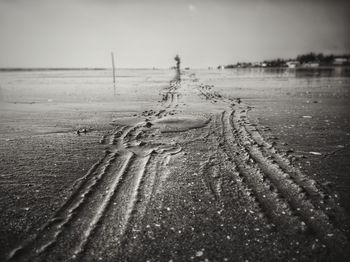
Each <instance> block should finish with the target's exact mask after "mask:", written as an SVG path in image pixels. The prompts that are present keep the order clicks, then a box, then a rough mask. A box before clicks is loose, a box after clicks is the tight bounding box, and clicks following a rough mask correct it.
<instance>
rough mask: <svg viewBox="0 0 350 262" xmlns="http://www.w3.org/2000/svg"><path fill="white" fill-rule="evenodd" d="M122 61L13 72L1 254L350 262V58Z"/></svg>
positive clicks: (6, 84) (1, 196) (4, 85)
mask: <svg viewBox="0 0 350 262" xmlns="http://www.w3.org/2000/svg"><path fill="white" fill-rule="evenodd" d="M337 70H338V69H337ZM109 73H110V72H109V71H106V72H102V73H101V72H98V73H96V72H70V73H68V75H67V72H65V73H62V75H60V73H59V72H35V73H33V72H31V73H23V72H21V74H20V75H14V74H18V73H2V75H1V85H0V86H1V99H2V102H1V107H0V109H1V111H0V119H1V126H0V134H1V138H0V149H1V150H0V155H1V164H0V168H1V174H0V189H1V190H0V209H1V217H0V254H1V257H0V258H1V260H9V261H100V260H102V261H170V260H173V261H191V260H193V261H271V260H272V261H276V260H279V261H315V260H329V261H331V260H333V261H334V260H335V259H337V260H338V261H346V258H347V256H348V255H349V243H348V237H349V230H348V223H349V214H350V208H349V203H348V201H347V199H348V198H349V197H350V178H349V175H348V174H349V170H350V166H349V161H348V159H349V144H350V125H349V109H350V108H349V107H350V103H349V99H350V98H349V91H350V78H349V76H348V75H347V73H346V72H345V73H344V72H343V71H341V72H340V73H339V72H336V74H334V72H333V71H329V70H325V71H306V72H295V71H288V70H281V71H271V72H270V71H268V70H261V69H257V70H255V71H252V72H251V71H246V70H241V71H240V70H227V71H217V70H190V71H184V72H182V73H181V76H179V75H176V73H175V72H174V71H171V70H129V71H128V70H126V71H123V72H121V73H120V74H119V76H118V83H117V86H116V92H117V95H116V96H115V97H114V96H113V86H111V84H110V76H109ZM95 74H96V75H95ZM48 87H50V89H49V88H48ZM78 130H79V134H77V132H76V131H78Z"/></svg>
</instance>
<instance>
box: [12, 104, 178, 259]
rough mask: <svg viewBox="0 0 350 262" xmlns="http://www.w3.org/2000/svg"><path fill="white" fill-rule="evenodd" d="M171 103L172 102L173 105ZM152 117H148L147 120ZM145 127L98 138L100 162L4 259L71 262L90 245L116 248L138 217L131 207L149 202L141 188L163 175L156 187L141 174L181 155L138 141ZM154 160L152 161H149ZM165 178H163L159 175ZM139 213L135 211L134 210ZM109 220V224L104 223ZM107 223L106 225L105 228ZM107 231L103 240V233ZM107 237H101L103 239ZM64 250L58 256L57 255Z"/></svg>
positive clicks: (174, 147) (174, 149)
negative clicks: (103, 148)
mask: <svg viewBox="0 0 350 262" xmlns="http://www.w3.org/2000/svg"><path fill="white" fill-rule="evenodd" d="M174 101H175V100H174ZM152 117H153V116H152ZM148 128H149V127H148V126H147V122H145V123H143V122H141V123H138V124H136V125H134V126H117V127H116V128H115V130H114V131H113V133H112V134H111V135H110V136H103V137H102V138H101V140H100V143H103V144H107V145H108V146H109V149H108V150H106V152H105V156H104V157H103V158H101V159H100V160H99V161H98V162H97V163H95V164H94V166H93V167H91V169H90V170H89V172H88V173H87V174H86V175H85V176H84V177H83V178H81V179H79V180H78V181H77V182H76V183H75V187H76V189H75V191H74V192H73V194H72V196H71V197H70V198H69V199H68V200H67V202H66V203H65V204H64V205H63V206H62V208H60V210H58V211H57V212H56V213H55V215H54V217H53V218H52V219H51V220H50V221H48V223H47V224H46V225H45V226H44V227H43V228H42V229H41V230H40V231H39V232H38V234H37V235H36V236H35V237H34V238H33V239H29V240H27V241H25V242H24V243H23V244H22V245H20V246H19V247H17V248H16V249H14V250H13V251H12V252H11V253H10V254H9V255H8V260H9V261H50V260H57V259H58V260H60V261H63V260H64V261H69V260H75V259H77V258H79V257H81V256H82V255H83V253H84V252H85V249H86V248H87V247H89V244H90V243H91V242H92V241H90V239H91V237H92V235H94V239H96V236H95V235H97V236H98V232H103V233H104V234H102V235H101V234H100V236H99V237H100V238H102V237H103V238H105V236H109V238H107V239H106V241H107V242H106V245H110V244H113V242H115V239H116V236H117V238H118V239H117V241H116V242H117V243H118V244H120V241H121V239H122V236H123V234H124V233H125V230H126V229H127V228H128V227H129V226H128V223H129V220H130V219H131V218H132V217H133V216H142V215H143V213H144V212H139V211H137V210H136V211H135V206H136V205H137V203H140V202H141V201H142V202H145V203H144V204H146V205H147V202H148V201H149V199H148V198H147V197H145V196H144V195H143V194H144V192H146V191H145V190H144V189H143V187H145V185H147V186H148V187H150V188H151V190H152V191H154V190H155V189H154V187H156V186H161V183H162V181H161V180H165V179H166V178H164V175H162V176H160V180H159V181H156V179H158V178H157V176H156V175H153V176H152V177H151V179H153V180H154V181H145V177H146V175H145V174H146V173H147V172H146V170H147V169H148V166H149V165H152V163H151V161H157V162H159V165H160V166H159V167H158V170H160V169H161V168H162V167H163V166H164V165H166V161H164V160H167V161H169V159H170V157H171V156H172V155H174V154H177V153H178V152H180V151H181V147H179V146H177V145H166V144H161V143H145V142H142V141H140V139H141V138H142V136H147V135H145V133H146V131H147V130H148ZM155 155H157V156H158V157H153V156H155ZM164 174H165V173H164ZM137 208H139V206H138V207H137ZM111 218H112V220H113V221H112V222H108V221H107V220H108V219H109V220H110V219H111ZM106 223H108V224H106ZM110 225H113V226H112V229H111V228H110V229H109V231H108V232H109V234H106V235H105V233H106V231H105V230H104V229H105V228H107V227H109V226H110ZM108 232H107V233H108ZM63 250H64V251H63Z"/></svg>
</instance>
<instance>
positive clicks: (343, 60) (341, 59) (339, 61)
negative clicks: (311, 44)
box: [333, 57, 349, 65]
mask: <svg viewBox="0 0 350 262" xmlns="http://www.w3.org/2000/svg"><path fill="white" fill-rule="evenodd" d="M348 62H349V61H348V59H347V58H345V57H337V58H335V59H334V62H333V65H344V64H346V63H348Z"/></svg>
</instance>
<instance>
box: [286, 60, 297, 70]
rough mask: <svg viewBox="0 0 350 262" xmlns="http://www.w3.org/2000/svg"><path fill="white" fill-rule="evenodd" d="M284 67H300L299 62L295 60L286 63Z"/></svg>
mask: <svg viewBox="0 0 350 262" xmlns="http://www.w3.org/2000/svg"><path fill="white" fill-rule="evenodd" d="M286 65H287V66H288V67H289V68H296V67H298V66H300V62H299V61H296V60H293V61H288V62H287V63H286Z"/></svg>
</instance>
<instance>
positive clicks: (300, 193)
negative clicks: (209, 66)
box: [199, 85, 348, 250]
mask: <svg viewBox="0 0 350 262" xmlns="http://www.w3.org/2000/svg"><path fill="white" fill-rule="evenodd" d="M199 91H200V95H201V96H202V97H204V98H205V99H206V100H209V101H211V100H213V99H214V100H215V101H214V102H217V101H218V99H219V102H222V103H223V104H226V105H227V107H228V110H227V111H224V112H223V113H222V115H221V120H220V122H221V124H220V126H221V130H222V134H221V135H222V137H223V138H224V139H223V141H222V143H221V144H220V146H221V147H222V148H223V149H224V151H225V152H226V153H227V155H228V156H229V158H230V160H231V162H232V163H233V166H234V169H237V171H238V173H239V176H241V177H242V181H243V182H244V183H246V184H247V186H248V187H249V188H250V189H251V191H252V193H253V197H255V198H256V200H257V202H258V203H259V205H260V206H261V208H262V210H263V211H264V212H265V214H266V215H267V217H268V218H269V220H271V221H272V222H273V223H274V224H276V225H277V226H278V227H279V228H280V229H282V230H284V231H287V232H288V231H289V232H290V233H291V234H295V233H298V232H304V233H305V232H306V231H311V232H312V233H313V234H315V235H316V236H317V237H319V238H320V239H321V241H322V242H323V243H324V244H326V245H327V246H328V247H329V248H330V249H333V250H341V249H342V248H344V247H346V246H347V245H348V240H347V238H346V236H345V234H344V233H343V231H342V230H341V229H339V228H337V227H336V226H335V225H334V224H333V223H331V220H332V219H331V218H333V220H334V221H335V222H336V224H337V225H338V226H339V225H341V221H344V220H343V218H344V217H345V215H344V214H343V213H342V210H341V209H340V208H339V207H338V205H337V204H336V202H335V201H334V200H333V199H332V198H331V196H327V195H326V194H325V193H324V192H322V190H320V189H319V188H318V187H317V186H316V183H315V182H314V181H313V180H312V179H309V178H308V177H307V176H306V175H304V174H302V173H301V171H300V170H299V169H297V168H296V167H294V166H293V165H291V163H290V162H289V160H288V159H287V158H286V157H283V156H282V155H281V154H278V153H277V151H276V150H275V149H274V148H273V146H272V145H271V144H269V143H268V142H266V141H265V140H264V139H263V137H262V136H261V135H260V133H259V132H258V131H256V129H254V128H252V125H250V124H249V122H248V119H247V112H248V110H250V109H251V108H250V107H248V106H246V105H244V104H243V103H242V102H241V100H240V99H235V100H234V99H227V98H225V97H223V96H221V95H218V94H217V93H216V92H214V91H213V90H212V86H204V85H200V86H199ZM233 101H236V103H232V102H233ZM231 108H233V109H235V110H233V111H231ZM325 196H327V197H325ZM329 214H331V215H332V217H330V216H329Z"/></svg>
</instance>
